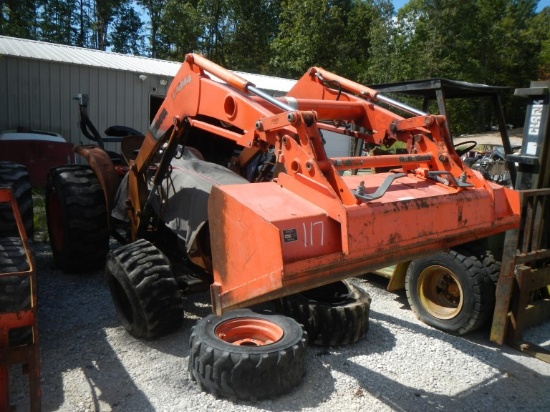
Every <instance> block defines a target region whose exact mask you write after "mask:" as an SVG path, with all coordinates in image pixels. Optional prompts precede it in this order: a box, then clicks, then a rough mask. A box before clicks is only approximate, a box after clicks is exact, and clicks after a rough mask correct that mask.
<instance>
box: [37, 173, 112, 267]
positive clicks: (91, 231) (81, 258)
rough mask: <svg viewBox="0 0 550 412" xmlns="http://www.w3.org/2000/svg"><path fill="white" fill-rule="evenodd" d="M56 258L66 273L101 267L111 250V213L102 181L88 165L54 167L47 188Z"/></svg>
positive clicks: (48, 214)
mask: <svg viewBox="0 0 550 412" xmlns="http://www.w3.org/2000/svg"><path fill="white" fill-rule="evenodd" d="M46 215H47V220H48V232H49V235H50V245H51V248H52V253H53V257H54V260H55V263H56V265H57V267H58V268H60V269H61V270H63V271H64V272H73V273H80V272H86V271H92V270H95V269H99V268H101V267H103V266H104V264H105V257H106V255H107V252H108V249H109V228H108V220H107V219H108V215H107V209H106V206H105V196H104V194H103V189H102V188H101V185H100V184H99V181H98V179H97V177H96V175H95V174H94V172H93V171H92V169H91V168H89V167H87V166H80V165H68V166H61V167H58V168H55V169H53V170H52V171H51V172H50V174H49V176H48V185H47V188H46Z"/></svg>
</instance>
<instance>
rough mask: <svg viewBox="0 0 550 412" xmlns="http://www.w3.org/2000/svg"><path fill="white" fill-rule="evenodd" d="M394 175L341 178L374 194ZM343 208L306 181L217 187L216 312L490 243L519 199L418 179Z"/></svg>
mask: <svg viewBox="0 0 550 412" xmlns="http://www.w3.org/2000/svg"><path fill="white" fill-rule="evenodd" d="M389 175H391V173H380V174H374V175H369V176H368V179H365V176H360V175H356V176H344V177H343V178H342V179H343V180H344V182H345V183H346V185H347V186H348V187H349V188H350V189H356V188H357V187H358V186H359V185H360V184H361V182H363V185H364V186H365V190H366V191H367V192H369V191H370V192H374V191H375V190H376V189H377V188H378V187H380V186H381V185H382V184H383V182H384V180H385V179H387V178H388V176H389ZM335 203H336V204H338V203H337V202H335V199H334V198H331V194H330V192H323V191H321V190H319V188H318V187H316V186H315V185H314V184H312V183H311V182H309V181H308V180H307V179H305V178H297V176H293V177H291V176H288V175H285V174H281V175H279V178H278V180H277V182H268V183H258V184H252V185H229V186H220V187H215V188H213V190H212V193H211V196H210V200H209V221H210V231H211V239H212V256H213V264H214V284H213V285H212V289H211V292H212V302H213V306H214V311H215V312H216V313H221V312H223V311H224V310H227V309H232V308H237V307H242V306H247V305H250V304H254V303H259V302H262V301H266V300H270V299H274V298H277V297H281V296H284V295H288V294H292V293H296V292H299V291H303V290H306V289H310V288H313V287H316V286H320V285H323V284H327V283H330V282H334V281H336V280H340V279H343V278H347V277H350V276H357V275H360V274H364V273H366V272H369V271H372V270H376V269H380V268H382V267H386V266H389V265H392V264H397V263H399V262H402V261H406V260H410V259H412V258H416V257H418V256H421V255H427V254H432V253H435V252H436V251H438V250H444V249H447V248H450V247H452V246H456V245H458V244H463V243H466V242H469V241H473V240H476V239H479V238H483V237H487V236H490V235H492V234H495V233H499V232H502V231H505V230H508V229H511V228H513V227H516V226H517V224H518V222H519V199H518V194H517V192H515V191H513V190H510V189H507V188H504V187H501V186H498V185H495V184H491V183H488V184H487V185H486V186H485V187H481V188H469V189H466V190H454V189H452V188H449V187H446V186H444V185H441V184H438V183H435V182H433V181H430V180H423V179H419V178H417V177H416V176H414V175H412V174H408V175H405V174H403V176H402V177H398V178H396V179H394V180H393V182H392V184H391V186H390V187H389V188H388V190H387V191H386V192H385V193H384V194H383V196H381V197H379V198H377V199H374V200H372V201H369V202H363V203H360V204H354V205H344V204H342V203H340V208H339V209H338V210H335V207H334V205H335Z"/></svg>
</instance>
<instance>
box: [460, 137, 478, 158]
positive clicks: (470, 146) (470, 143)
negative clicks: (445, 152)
mask: <svg viewBox="0 0 550 412" xmlns="http://www.w3.org/2000/svg"><path fill="white" fill-rule="evenodd" d="M460 146H466V147H465V148H464V149H458V148H459V147H460ZM476 146H477V142H476V141H475V140H468V141H466V142H460V143H457V144H455V150H456V154H457V155H458V156H462V155H463V154H465V153H468V152H469V151H470V150H472V149H473V148H474V147H476Z"/></svg>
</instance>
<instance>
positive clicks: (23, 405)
mask: <svg viewBox="0 0 550 412" xmlns="http://www.w3.org/2000/svg"><path fill="white" fill-rule="evenodd" d="M34 249H35V259H36V263H37V276H38V300H39V333H40V346H41V359H42V373H41V374H42V378H41V387H42V406H43V410H44V411H57V410H59V411H71V412H73V411H206V410H208V411H221V410H223V411H225V412H230V411H265V410H269V411H299V410H306V411H307V410H316V411H331V412H332V411H338V410H346V411H365V410H373V411H390V410H392V411H393V410H397V411H417V410H445V411H464V410H469V411H485V410H487V411H488V410H494V409H495V408H498V409H500V410H507V411H512V410H525V411H528V410H529V411H532V410H549V409H550V391H548V388H550V364H547V363H544V362H542V361H540V360H537V359H534V358H531V357H528V356H525V355H523V354H522V353H520V352H518V351H515V350H513V349H511V348H509V347H506V346H504V347H499V346H496V345H493V344H492V343H490V342H489V340H488V334H489V330H488V329H484V330H481V331H479V332H475V333H473V334H470V335H468V336H467V337H466V338H460V337H455V336H450V335H447V334H445V333H442V332H440V331H438V330H435V329H433V328H430V327H429V326H426V325H424V324H423V323H421V322H419V321H418V320H417V319H416V318H415V317H414V315H413V314H412V312H411V311H410V309H409V307H408V304H407V301H406V298H405V295H404V293H397V294H396V293H389V292H387V291H386V290H385V286H386V284H387V282H386V281H385V280H384V279H382V278H379V277H376V276H374V275H367V276H365V277H362V278H360V279H357V280H356V281H357V282H359V283H361V284H362V285H363V286H364V287H365V288H366V289H367V290H368V291H369V293H370V294H371V297H372V299H373V300H372V306H371V320H370V329H369V332H368V333H367V336H366V337H365V338H364V339H363V340H361V341H360V342H359V343H357V344H354V345H350V346H346V347H338V348H319V347H310V348H309V349H308V355H307V373H306V376H305V378H304V380H303V382H302V383H301V385H300V386H298V387H297V388H296V389H295V390H294V391H293V392H291V393H289V394H287V395H285V396H282V397H280V398H277V399H275V400H271V401H262V402H257V403H249V402H231V401H227V400H223V399H216V398H214V397H213V396H211V395H209V394H206V393H202V392H201V391H200V390H199V389H198V387H197V385H196V384H194V383H193V382H191V381H190V380H189V377H188V373H187V360H188V355H189V349H188V341H189V334H190V329H191V326H193V325H194V324H195V322H196V320H197V319H199V318H202V317H204V316H206V315H207V314H209V313H210V306H209V296H208V294H207V293H201V294H196V295H191V296H188V297H187V298H186V303H185V317H186V322H185V323H184V326H183V327H182V328H181V330H179V331H178V332H176V333H173V334H171V335H169V336H165V337H163V338H161V339H159V340H156V341H151V342H149V341H140V340H136V339H134V338H133V337H131V336H130V335H128V334H127V333H126V332H125V331H124V329H123V328H122V327H121V326H120V325H119V324H118V322H117V320H116V316H115V310H114V307H113V304H112V301H111V298H110V295H109V291H108V287H107V284H106V282H105V280H104V278H103V273H99V272H97V273H92V274H88V275H85V276H76V275H65V274H63V273H62V272H60V271H57V270H53V269H52V258H51V252H50V250H49V247H48V246H47V245H46V244H44V243H38V244H36V245H35V247H34ZM526 337H527V338H528V339H530V340H531V341H532V342H535V343H538V344H541V345H543V346H545V347H546V348H547V349H550V322H546V323H544V324H542V325H539V326H538V327H536V328H532V329H530V330H529V331H528V333H527V334H526ZM11 376H12V381H11V401H12V403H15V404H16V406H17V411H26V410H28V399H27V392H26V391H27V389H26V380H25V378H24V377H22V376H21V374H20V367H14V368H13V369H12V373H11Z"/></svg>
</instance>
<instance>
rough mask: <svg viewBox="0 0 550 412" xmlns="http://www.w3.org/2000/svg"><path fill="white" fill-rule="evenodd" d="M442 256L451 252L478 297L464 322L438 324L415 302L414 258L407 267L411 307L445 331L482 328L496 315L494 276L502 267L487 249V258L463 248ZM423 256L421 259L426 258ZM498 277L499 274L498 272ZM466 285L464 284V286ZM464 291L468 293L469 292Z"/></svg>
mask: <svg viewBox="0 0 550 412" xmlns="http://www.w3.org/2000/svg"><path fill="white" fill-rule="evenodd" d="M441 255H448V257H449V258H450V260H451V261H453V262H455V263H456V264H458V265H460V266H461V267H462V268H463V269H464V271H465V273H466V274H467V276H468V277H469V281H470V283H471V289H470V291H469V292H470V293H472V297H473V299H474V304H473V306H472V307H471V310H470V311H469V313H468V314H467V315H465V319H464V321H463V322H462V323H461V324H460V325H459V326H458V327H456V326H453V327H451V328H447V327H445V326H442V325H443V324H441V323H438V324H434V322H433V321H432V319H430V315H429V314H424V313H423V310H422V309H421V308H419V307H417V305H416V304H415V299H413V296H412V293H413V292H414V291H413V290H411V289H413V288H414V285H411V282H410V277H411V276H412V272H413V271H414V270H415V262H417V261H413V262H412V263H411V265H409V268H408V269H407V275H406V279H405V291H406V294H407V299H408V301H409V304H410V305H411V309H412V310H413V312H414V313H415V315H416V317H417V318H418V319H420V320H422V321H423V322H425V323H427V324H429V325H431V326H435V327H437V328H439V329H442V330H444V331H445V332H448V333H451V334H456V335H465V334H467V333H470V332H473V331H474V330H477V329H479V328H480V327H482V326H483V325H484V324H485V323H486V322H487V321H488V320H489V319H490V318H491V316H492V314H493V310H494V305H495V284H494V282H493V281H492V279H491V277H494V275H495V273H496V272H495V271H496V270H499V269H498V268H499V266H498V264H497V263H496V261H495V260H494V258H493V257H492V255H491V254H490V252H487V253H486V255H485V258H484V257H483V256H480V255H478V254H476V253H474V252H470V251H468V250H461V249H451V250H450V251H449V252H448V253H441ZM423 260H424V259H420V260H419V261H423ZM497 276H498V275H497ZM463 287H464V286H463ZM464 293H468V292H467V291H465V292H464Z"/></svg>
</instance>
